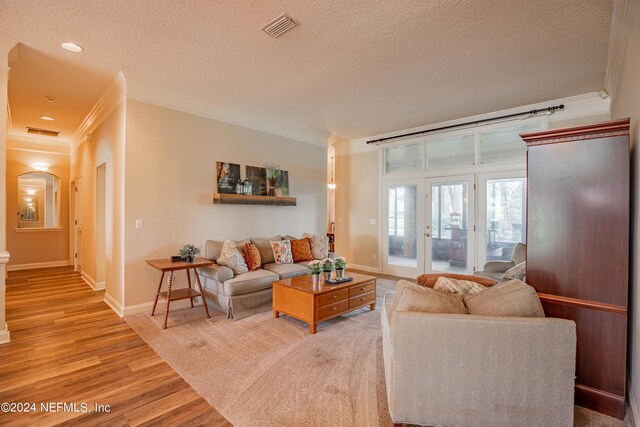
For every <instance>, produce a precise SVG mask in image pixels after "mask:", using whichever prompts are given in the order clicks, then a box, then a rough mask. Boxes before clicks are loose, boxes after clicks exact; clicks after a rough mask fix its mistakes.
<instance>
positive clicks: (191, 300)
mask: <svg viewBox="0 0 640 427" xmlns="http://www.w3.org/2000/svg"><path fill="white" fill-rule="evenodd" d="M194 270H195V269H194ZM196 274H198V273H196ZM187 283H188V284H189V289H191V274H189V269H188V268H187ZM189 302H190V303H191V308H193V298H189Z"/></svg>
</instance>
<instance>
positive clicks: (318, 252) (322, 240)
mask: <svg viewBox="0 0 640 427" xmlns="http://www.w3.org/2000/svg"><path fill="white" fill-rule="evenodd" d="M305 237H308V238H309V243H310V244H311V254H312V255H313V259H325V258H327V257H328V256H329V238H328V237H327V236H316V235H315V234H309V233H304V234H302V238H303V239H304V238H305Z"/></svg>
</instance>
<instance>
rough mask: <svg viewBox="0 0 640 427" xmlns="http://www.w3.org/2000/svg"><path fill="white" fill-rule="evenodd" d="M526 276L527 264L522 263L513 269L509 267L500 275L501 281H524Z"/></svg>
mask: <svg viewBox="0 0 640 427" xmlns="http://www.w3.org/2000/svg"><path fill="white" fill-rule="evenodd" d="M526 274H527V262H526V261H523V262H521V263H520V264H517V265H516V266H514V267H511V268H510V269H508V270H507V271H505V272H504V274H503V275H502V278H503V279H509V280H513V279H518V280H522V281H524V276H525V275H526Z"/></svg>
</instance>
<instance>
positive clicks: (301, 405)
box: [126, 279, 395, 427]
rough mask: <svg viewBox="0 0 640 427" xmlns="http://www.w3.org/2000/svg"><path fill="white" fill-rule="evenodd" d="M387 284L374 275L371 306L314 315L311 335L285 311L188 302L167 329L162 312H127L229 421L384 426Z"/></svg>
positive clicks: (131, 322) (148, 339) (175, 310)
mask: <svg viewBox="0 0 640 427" xmlns="http://www.w3.org/2000/svg"><path fill="white" fill-rule="evenodd" d="M393 289H395V281H391V280H385V279H378V289H377V292H378V299H377V304H376V309H375V311H373V312H372V311H371V310H369V308H363V309H359V310H356V311H353V312H351V313H348V314H346V315H343V316H340V317H338V318H336V319H332V320H330V321H327V322H322V323H320V324H319V325H318V332H317V333H316V334H315V335H310V334H309V326H308V325H307V324H306V323H303V322H300V321H298V320H295V319H292V318H290V317H288V316H281V317H280V318H279V319H275V318H274V317H273V315H272V313H271V312H265V313H260V314H257V315H254V316H251V317H248V318H245V319H242V320H237V321H234V320H228V319H226V316H225V315H223V314H221V313H219V312H211V318H210V319H206V318H205V317H204V311H203V310H202V308H201V307H196V308H193V309H192V308H189V306H188V303H187V306H186V308H178V305H177V304H176V307H175V308H174V306H173V305H172V307H171V312H170V314H169V323H168V328H167V329H166V330H163V329H162V321H163V319H164V316H163V315H158V314H156V316H154V317H150V316H149V314H148V313H141V314H136V315H133V316H127V317H126V321H127V322H128V323H129V325H130V326H131V327H132V328H133V329H134V330H135V331H136V333H137V334H138V335H140V336H141V337H142V338H143V339H144V340H145V341H146V342H147V343H148V344H149V345H150V346H151V347H152V348H153V349H154V350H155V351H156V352H157V353H158V354H159V355H160V356H161V357H162V358H163V359H164V360H166V361H167V362H168V363H169V364H170V365H171V366H172V367H173V368H174V369H175V370H176V371H177V372H178V373H179V374H180V375H181V376H182V377H183V378H184V379H185V380H186V381H187V382H188V383H189V384H190V385H191V386H192V387H193V388H194V389H195V390H196V391H197V392H198V393H200V395H202V396H203V397H204V398H205V399H206V400H207V401H208V402H209V403H210V404H211V405H212V406H213V407H214V408H215V409H216V410H218V411H219V412H220V413H221V414H222V415H223V416H224V417H225V418H227V419H228V420H229V421H230V422H231V423H233V424H234V425H235V426H238V427H241V426H255V425H260V426H302V425H304V426H329V425H332V426H365V425H366V426H389V425H391V424H392V422H391V419H390V417H389V411H388V408H387V396H386V390H385V382H384V374H383V372H384V368H383V362H382V350H381V349H382V337H381V329H380V310H381V307H382V297H383V296H384V294H385V293H387V292H389V291H392V290H393ZM181 307H184V305H181Z"/></svg>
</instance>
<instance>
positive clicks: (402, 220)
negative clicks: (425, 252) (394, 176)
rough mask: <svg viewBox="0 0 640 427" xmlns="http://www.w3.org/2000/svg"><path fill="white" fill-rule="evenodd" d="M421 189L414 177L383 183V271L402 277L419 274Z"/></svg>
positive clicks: (420, 265)
mask: <svg viewBox="0 0 640 427" xmlns="http://www.w3.org/2000/svg"><path fill="white" fill-rule="evenodd" d="M421 191H422V186H421V185H420V184H418V183H415V181H414V183H404V182H403V183H394V184H388V185H386V186H385V193H386V194H385V196H386V197H385V208H386V209H385V212H386V218H385V231H386V239H385V240H386V241H385V245H384V246H385V247H384V251H385V252H384V266H383V271H384V272H385V273H388V274H395V275H399V276H404V277H416V276H417V275H418V274H421V271H422V262H421V259H420V257H419V256H418V254H421V253H422V252H421V251H422V235H421V230H422V221H421V215H422V213H421V212H422V209H421V207H420V206H419V200H420V196H419V195H420V194H421ZM418 236H420V238H419V237H418Z"/></svg>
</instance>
